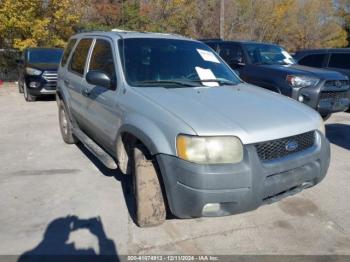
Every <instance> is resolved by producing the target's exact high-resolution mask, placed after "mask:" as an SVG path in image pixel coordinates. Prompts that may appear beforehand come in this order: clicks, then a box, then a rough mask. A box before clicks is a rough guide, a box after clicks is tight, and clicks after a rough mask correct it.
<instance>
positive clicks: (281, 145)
mask: <svg viewBox="0 0 350 262" xmlns="http://www.w3.org/2000/svg"><path fill="white" fill-rule="evenodd" d="M291 143H293V144H294V145H296V144H297V147H296V148H295V149H294V150H290V149H291V148H289V150H287V148H288V145H290V144H291ZM314 144H315V131H311V132H307V133H304V134H300V135H296V136H290V137H286V138H281V139H277V140H272V141H267V142H262V143H259V144H256V145H255V147H256V150H257V152H258V155H259V158H260V160H262V161H270V160H275V159H278V158H282V157H285V156H287V155H291V154H294V153H297V152H301V151H303V150H306V149H308V148H310V147H312V146H313V145H314Z"/></svg>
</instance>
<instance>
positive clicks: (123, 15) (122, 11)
mask: <svg viewBox="0 0 350 262" xmlns="http://www.w3.org/2000/svg"><path fill="white" fill-rule="evenodd" d="M122 28H123V30H125V26H124V0H122Z"/></svg>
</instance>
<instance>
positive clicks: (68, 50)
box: [61, 39, 77, 66]
mask: <svg viewBox="0 0 350 262" xmlns="http://www.w3.org/2000/svg"><path fill="white" fill-rule="evenodd" d="M76 42H77V39H71V40H70V41H69V42H68V45H67V47H66V49H65V50H64V53H63V56H62V60H61V66H65V65H66V63H67V60H68V57H69V55H70V53H71V52H72V49H73V47H74V45H75V43H76Z"/></svg>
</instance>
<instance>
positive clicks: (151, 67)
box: [119, 38, 241, 87]
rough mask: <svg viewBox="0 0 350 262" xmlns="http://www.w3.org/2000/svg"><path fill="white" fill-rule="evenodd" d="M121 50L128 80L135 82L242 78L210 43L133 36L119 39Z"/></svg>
mask: <svg viewBox="0 0 350 262" xmlns="http://www.w3.org/2000/svg"><path fill="white" fill-rule="evenodd" d="M123 45H124V46H125V48H124V50H123ZM119 50H120V56H121V57H122V60H123V61H122V62H123V65H124V73H125V76H126V80H127V82H128V83H129V84H130V85H132V86H159V84H160V83H161V84H162V86H169V85H170V86H171V85H173V86H183V87H185V86H187V87H191V86H198V85H206V86H218V85H223V84H238V83H240V82H241V80H240V79H239V78H238V77H237V76H236V75H235V74H234V73H233V72H232V71H231V69H230V68H229V67H228V66H226V65H225V64H223V63H222V60H221V59H220V58H219V57H218V56H217V55H216V54H214V53H213V51H212V50H211V49H210V48H209V47H208V46H206V45H204V44H202V43H199V42H194V41H187V40H173V39H155V38H129V39H123V40H119ZM124 56H125V57H124ZM203 80H207V81H203Z"/></svg>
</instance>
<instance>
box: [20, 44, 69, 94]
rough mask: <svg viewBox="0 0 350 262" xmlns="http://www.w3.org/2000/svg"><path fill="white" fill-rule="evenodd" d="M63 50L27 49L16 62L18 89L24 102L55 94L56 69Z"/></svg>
mask: <svg viewBox="0 0 350 262" xmlns="http://www.w3.org/2000/svg"><path fill="white" fill-rule="evenodd" d="M62 54H63V49H59V48H28V49H25V50H24V52H23V55H22V58H21V59H20V60H18V65H19V80H18V88H19V92H20V93H24V98H25V99H26V101H35V100H36V98H37V97H38V96H43V95H52V94H55V92H56V85H57V68H58V65H59V63H60V61H61V57H62Z"/></svg>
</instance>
